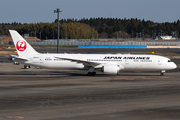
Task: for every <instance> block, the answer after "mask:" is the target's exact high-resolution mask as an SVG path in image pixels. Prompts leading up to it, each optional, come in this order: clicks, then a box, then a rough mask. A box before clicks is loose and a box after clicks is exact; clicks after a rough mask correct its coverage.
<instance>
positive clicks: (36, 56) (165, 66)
mask: <svg viewBox="0 0 180 120" xmlns="http://www.w3.org/2000/svg"><path fill="white" fill-rule="evenodd" d="M9 32H10V34H11V37H12V39H13V42H14V45H15V48H16V50H17V53H18V56H16V55H11V56H12V58H14V60H15V61H17V62H19V63H22V64H26V65H30V66H36V67H41V68H52V69H55V68H57V69H61V68H66V69H67V68H68V69H84V70H88V73H87V75H88V76H95V75H96V71H97V70H99V71H102V72H103V73H105V74H112V75H117V74H119V73H120V72H121V71H128V70H130V71H160V75H161V76H163V75H164V74H163V73H164V72H166V70H172V69H175V68H177V66H176V64H175V63H174V62H172V61H171V60H170V59H169V58H166V57H163V56H159V55H149V54H145V55H142V54H141V55H140V54H72V53H70V54H69V53H59V54H57V53H56V54H54V53H46V54H43V53H39V52H37V51H36V50H35V49H34V48H33V47H32V46H31V45H30V44H29V43H28V42H27V41H26V40H25V39H24V38H23V37H22V36H21V35H20V34H19V33H18V32H17V31H15V30H9Z"/></svg>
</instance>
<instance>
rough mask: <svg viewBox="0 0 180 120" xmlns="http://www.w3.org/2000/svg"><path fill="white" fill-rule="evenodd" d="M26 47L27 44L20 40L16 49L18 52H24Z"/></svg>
mask: <svg viewBox="0 0 180 120" xmlns="http://www.w3.org/2000/svg"><path fill="white" fill-rule="evenodd" d="M26 47H27V45H26V42H25V41H23V40H19V41H18V42H17V43H16V48H17V50H18V51H24V50H26Z"/></svg>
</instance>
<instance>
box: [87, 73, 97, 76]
mask: <svg viewBox="0 0 180 120" xmlns="http://www.w3.org/2000/svg"><path fill="white" fill-rule="evenodd" d="M95 75H96V72H88V73H87V76H95Z"/></svg>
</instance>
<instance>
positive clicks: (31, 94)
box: [0, 63, 180, 120]
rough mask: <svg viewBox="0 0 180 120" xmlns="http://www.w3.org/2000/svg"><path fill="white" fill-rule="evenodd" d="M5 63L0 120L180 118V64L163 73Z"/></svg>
mask: <svg viewBox="0 0 180 120" xmlns="http://www.w3.org/2000/svg"><path fill="white" fill-rule="evenodd" d="M22 67H23V65H13V64H12V63H0V119H2V120H6V119H8V120H9V119H10V120H92V119H93V120H179V118H180V102H179V101H180V79H179V78H180V72H179V70H180V66H179V64H178V68H177V69H176V70H173V71H167V73H165V76H159V72H157V73H156V72H146V73H143V72H137V73H120V74H119V75H117V76H111V75H105V74H102V73H98V74H97V75H96V76H86V72H87V71H82V70H48V69H41V68H35V67H32V68H30V69H22Z"/></svg>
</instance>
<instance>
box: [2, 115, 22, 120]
mask: <svg viewBox="0 0 180 120" xmlns="http://www.w3.org/2000/svg"><path fill="white" fill-rule="evenodd" d="M0 119H24V117H22V116H7V117H0Z"/></svg>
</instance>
